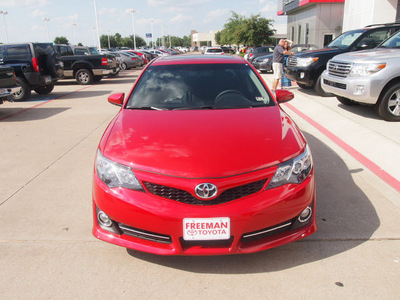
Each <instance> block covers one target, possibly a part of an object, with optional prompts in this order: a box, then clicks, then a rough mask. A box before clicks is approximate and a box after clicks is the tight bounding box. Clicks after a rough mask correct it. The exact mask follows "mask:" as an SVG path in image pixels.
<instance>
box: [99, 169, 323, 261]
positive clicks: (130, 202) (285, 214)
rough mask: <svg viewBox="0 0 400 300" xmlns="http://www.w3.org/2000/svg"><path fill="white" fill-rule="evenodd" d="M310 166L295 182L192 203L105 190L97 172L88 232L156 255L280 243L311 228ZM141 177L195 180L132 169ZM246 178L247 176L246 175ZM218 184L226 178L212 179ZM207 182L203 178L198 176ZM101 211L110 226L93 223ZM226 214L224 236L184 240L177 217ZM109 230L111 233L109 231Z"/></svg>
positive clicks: (241, 179) (174, 182) (176, 182)
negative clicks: (304, 215) (303, 218)
mask: <svg viewBox="0 0 400 300" xmlns="http://www.w3.org/2000/svg"><path fill="white" fill-rule="evenodd" d="M271 169H272V170H271ZM271 169H270V170H268V171H267V172H266V171H263V172H258V173H257V174H251V175H253V176H251V175H250V176H249V175H248V174H246V175H240V176H236V177H233V178H229V179H228V180H227V181H228V183H227V184H228V186H229V187H230V185H231V184H235V185H238V184H240V185H241V184H246V183H248V181H250V180H254V175H257V177H258V179H260V178H264V179H265V178H272V176H273V173H274V171H275V169H274V168H271ZM313 172H314V171H313V170H312V172H311V174H310V175H309V177H308V178H307V179H306V180H305V181H304V182H303V183H301V184H299V185H295V184H289V185H285V186H281V187H278V188H274V189H270V190H266V191H265V190H264V188H265V186H266V185H267V184H268V181H269V180H266V181H265V183H264V187H262V188H261V190H260V191H258V192H256V193H253V194H251V195H248V196H245V197H243V198H239V199H236V200H233V201H229V202H225V203H221V204H216V205H193V204H186V203H181V202H177V201H175V200H171V199H166V198H162V197H160V196H156V195H154V194H151V193H150V192H149V191H148V190H147V188H146V192H139V191H132V190H128V189H123V188H115V189H109V188H108V187H107V186H106V185H105V184H104V183H103V182H102V181H100V180H99V178H98V177H97V175H96V174H95V175H94V184H93V220H94V225H93V235H94V236H95V237H97V238H99V239H101V240H104V241H107V242H110V243H113V244H116V245H120V246H122V247H126V248H131V249H135V250H139V251H144V252H150V253H154V254H161V255H221V254H235V253H252V252H257V251H262V250H266V249H269V248H272V247H276V246H280V245H283V244H286V243H290V242H293V241H295V240H298V239H300V238H304V237H306V236H308V235H311V234H312V233H314V232H315V231H316V229H317V225H316V218H315V207H316V196H315V182H314V175H313ZM135 174H136V175H138V176H137V177H138V178H139V180H140V181H141V182H142V183H143V182H148V181H150V182H157V181H158V182H159V183H161V184H163V185H168V186H172V187H176V186H180V187H182V186H186V187H189V186H190V188H188V189H187V190H188V191H189V190H192V187H193V186H196V185H197V184H199V183H200V182H199V180H186V179H177V178H172V179H171V177H169V178H168V177H165V178H160V176H159V175H152V174H145V173H138V174H137V173H135ZM250 177H253V178H252V179H250ZM208 180H209V181H213V183H214V184H216V185H217V186H219V187H220V186H223V182H222V181H226V179H219V180H212V179H208ZM201 181H202V182H203V181H204V182H207V179H206V180H201ZM307 207H311V208H312V211H313V213H312V215H311V218H310V219H309V220H308V221H307V222H305V223H304V224H300V225H301V226H299V224H298V222H296V220H297V217H298V216H299V215H300V214H301V212H302V211H303V210H304V209H305V208H307ZM100 210H101V211H103V212H104V213H106V214H107V215H108V216H109V218H110V219H111V220H112V221H113V225H112V228H113V230H111V231H110V230H106V229H105V228H104V226H101V225H100V224H99V221H98V218H97V214H98V212H99V211H100ZM221 217H228V218H229V219H230V224H231V225H230V236H231V237H230V239H227V240H220V241H218V240H217V241H196V242H194V241H185V240H184V239H183V219H185V218H221ZM112 231H114V232H112Z"/></svg>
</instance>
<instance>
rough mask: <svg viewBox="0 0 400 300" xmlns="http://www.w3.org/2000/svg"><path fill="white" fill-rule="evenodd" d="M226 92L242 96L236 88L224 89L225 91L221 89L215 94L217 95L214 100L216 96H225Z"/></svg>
mask: <svg viewBox="0 0 400 300" xmlns="http://www.w3.org/2000/svg"><path fill="white" fill-rule="evenodd" d="M226 94H235V95H240V96H242V97H244V96H243V94H242V93H241V92H239V91H238V90H225V91H222V92H221V93H219V94H218V95H217V97H215V101H217V100H218V98H221V97H222V96H225V95H226Z"/></svg>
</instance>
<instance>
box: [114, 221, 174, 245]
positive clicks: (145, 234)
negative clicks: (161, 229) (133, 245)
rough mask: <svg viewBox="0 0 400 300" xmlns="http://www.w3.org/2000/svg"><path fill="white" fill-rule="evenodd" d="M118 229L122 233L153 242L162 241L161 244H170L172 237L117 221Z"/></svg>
mask: <svg viewBox="0 0 400 300" xmlns="http://www.w3.org/2000/svg"><path fill="white" fill-rule="evenodd" d="M118 227H119V229H120V230H121V231H122V233H123V234H126V235H129V236H133V237H137V238H140V239H144V240H149V241H153V242H158V243H163V244H171V243H172V239H171V237H170V236H169V235H164V234H159V233H155V232H151V231H146V230H141V229H137V228H134V227H131V226H128V225H124V224H121V223H118Z"/></svg>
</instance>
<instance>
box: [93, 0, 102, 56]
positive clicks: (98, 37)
mask: <svg viewBox="0 0 400 300" xmlns="http://www.w3.org/2000/svg"><path fill="white" fill-rule="evenodd" d="M94 13H95V15H96V28H97V42H98V43H99V51H101V43H100V31H99V18H98V17H97V5H96V0H94Z"/></svg>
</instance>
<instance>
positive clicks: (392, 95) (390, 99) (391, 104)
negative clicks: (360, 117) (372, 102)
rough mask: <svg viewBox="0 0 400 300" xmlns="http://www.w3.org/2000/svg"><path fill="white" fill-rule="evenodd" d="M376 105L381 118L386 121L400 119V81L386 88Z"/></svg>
mask: <svg viewBox="0 0 400 300" xmlns="http://www.w3.org/2000/svg"><path fill="white" fill-rule="evenodd" d="M376 106H377V111H378V115H379V116H380V117H381V118H383V119H385V120H386V121H400V83H397V84H394V85H393V86H391V87H390V88H389V89H388V90H386V91H385V92H384V94H383V95H382V97H381V100H380V101H379V102H378V103H377V104H376Z"/></svg>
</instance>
